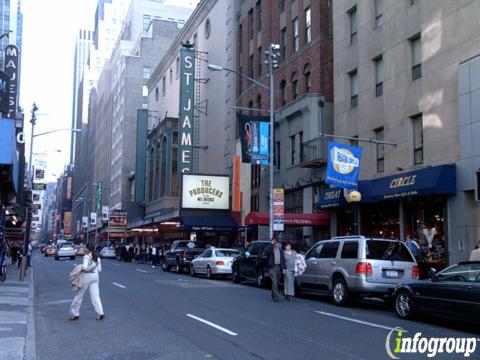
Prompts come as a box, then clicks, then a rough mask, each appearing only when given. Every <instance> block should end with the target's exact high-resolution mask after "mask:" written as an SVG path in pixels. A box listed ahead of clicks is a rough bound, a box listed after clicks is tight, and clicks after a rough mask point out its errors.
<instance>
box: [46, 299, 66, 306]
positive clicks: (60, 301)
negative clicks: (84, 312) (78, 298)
mask: <svg viewBox="0 0 480 360" xmlns="http://www.w3.org/2000/svg"><path fill="white" fill-rule="evenodd" d="M70 302H72V300H71V299H69V300H54V301H49V302H46V303H45V305H58V304H66V303H70Z"/></svg>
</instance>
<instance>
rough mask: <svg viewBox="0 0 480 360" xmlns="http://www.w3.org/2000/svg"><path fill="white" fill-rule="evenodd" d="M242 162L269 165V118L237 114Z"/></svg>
mask: <svg viewBox="0 0 480 360" xmlns="http://www.w3.org/2000/svg"><path fill="white" fill-rule="evenodd" d="M237 118H238V127H239V131H240V145H241V147H242V162H244V163H254V164H260V165H265V166H267V165H268V164H269V145H270V144H269V140H270V118H269V117H268V116H251V115H242V114H240V113H238V114H237Z"/></svg>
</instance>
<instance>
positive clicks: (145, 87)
mask: <svg viewBox="0 0 480 360" xmlns="http://www.w3.org/2000/svg"><path fill="white" fill-rule="evenodd" d="M142 96H148V87H147V85H143V86H142Z"/></svg>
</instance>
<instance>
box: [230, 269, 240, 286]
mask: <svg viewBox="0 0 480 360" xmlns="http://www.w3.org/2000/svg"><path fill="white" fill-rule="evenodd" d="M232 281H233V282H234V283H235V284H239V283H240V282H241V281H242V278H241V277H240V273H239V270H238V267H237V268H235V269H232Z"/></svg>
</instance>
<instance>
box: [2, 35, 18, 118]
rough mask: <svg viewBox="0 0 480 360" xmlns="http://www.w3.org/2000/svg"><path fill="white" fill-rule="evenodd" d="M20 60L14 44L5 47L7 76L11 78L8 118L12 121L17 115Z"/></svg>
mask: <svg viewBox="0 0 480 360" xmlns="http://www.w3.org/2000/svg"><path fill="white" fill-rule="evenodd" d="M18 58H19V51H18V48H17V47H16V46H15V45H12V44H9V45H7V46H6V47H5V74H6V75H7V76H8V78H9V85H8V117H9V118H11V119H15V117H16V115H17V97H18Z"/></svg>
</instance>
